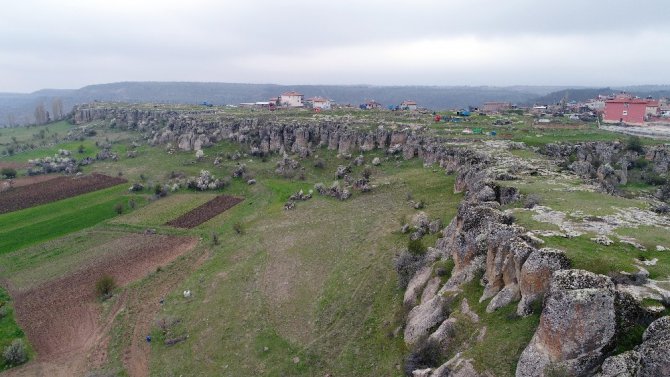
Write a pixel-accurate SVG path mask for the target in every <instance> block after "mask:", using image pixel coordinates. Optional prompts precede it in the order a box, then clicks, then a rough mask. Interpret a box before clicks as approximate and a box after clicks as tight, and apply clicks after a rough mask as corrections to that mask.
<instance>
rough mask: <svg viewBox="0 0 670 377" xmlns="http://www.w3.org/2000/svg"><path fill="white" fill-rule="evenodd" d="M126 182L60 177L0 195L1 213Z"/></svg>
mask: <svg viewBox="0 0 670 377" xmlns="http://www.w3.org/2000/svg"><path fill="white" fill-rule="evenodd" d="M125 182H128V181H126V180H125V179H123V178H116V177H110V176H107V175H103V174H97V173H93V174H91V175H87V176H83V177H58V178H54V179H50V180H47V181H43V182H37V183H33V184H29V185H25V186H20V187H15V188H13V189H11V190H9V191H6V192H3V193H2V195H0V213H7V212H13V211H18V210H21V209H24V208H30V207H34V206H37V205H40V204H46V203H51V202H55V201H57V200H61V199H66V198H70V197H73V196H77V195H81V194H86V193H88V192H92V191H97V190H101V189H104V188H107V187H112V186H116V185H118V184H121V183H125Z"/></svg>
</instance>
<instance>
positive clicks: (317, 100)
mask: <svg viewBox="0 0 670 377" xmlns="http://www.w3.org/2000/svg"><path fill="white" fill-rule="evenodd" d="M307 103H309V104H310V105H311V107H312V108H313V109H321V110H330V107H331V102H330V100H329V99H326V98H322V97H312V98H309V99H308V100H307Z"/></svg>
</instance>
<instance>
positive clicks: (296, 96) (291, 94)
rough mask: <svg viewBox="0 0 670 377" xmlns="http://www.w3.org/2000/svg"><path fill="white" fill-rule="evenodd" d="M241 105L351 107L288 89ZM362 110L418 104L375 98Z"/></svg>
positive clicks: (406, 107) (412, 107) (410, 107)
mask: <svg viewBox="0 0 670 377" xmlns="http://www.w3.org/2000/svg"><path fill="white" fill-rule="evenodd" d="M240 106H241V107H248V108H260V109H270V110H276V109H299V108H308V109H314V110H315V111H322V110H330V109H333V108H335V107H343V108H347V107H348V108H351V107H352V106H351V105H338V104H337V103H335V101H333V100H331V99H328V98H323V97H311V98H307V99H305V96H304V95H303V94H302V93H298V92H296V91H288V92H284V93H282V94H281V95H280V96H279V97H272V98H270V99H269V100H268V101H260V102H244V103H240ZM358 108H360V109H362V110H375V109H389V110H408V111H415V110H418V109H419V106H418V105H417V103H416V102H415V101H409V100H407V101H403V102H402V103H400V104H399V105H389V106H386V107H385V106H384V105H382V104H381V103H379V102H377V101H375V100H366V101H365V102H363V103H362V104H360V105H359V106H358Z"/></svg>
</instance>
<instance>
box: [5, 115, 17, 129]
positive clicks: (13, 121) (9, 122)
mask: <svg viewBox="0 0 670 377" xmlns="http://www.w3.org/2000/svg"><path fill="white" fill-rule="evenodd" d="M15 124H16V117H14V114H7V126H9V127H13V126H14V125H15Z"/></svg>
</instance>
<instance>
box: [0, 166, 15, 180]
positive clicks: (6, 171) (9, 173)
mask: <svg viewBox="0 0 670 377" xmlns="http://www.w3.org/2000/svg"><path fill="white" fill-rule="evenodd" d="M0 175H2V176H4V177H5V178H7V179H13V178H16V169H12V168H2V170H0Z"/></svg>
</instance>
